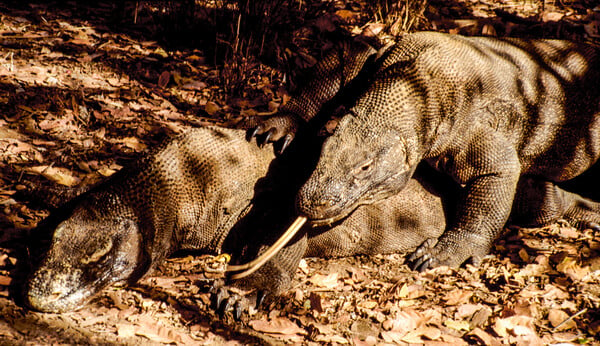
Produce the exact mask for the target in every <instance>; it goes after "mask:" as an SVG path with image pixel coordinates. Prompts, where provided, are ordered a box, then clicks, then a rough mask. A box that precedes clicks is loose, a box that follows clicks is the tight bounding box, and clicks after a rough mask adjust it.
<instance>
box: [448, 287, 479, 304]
mask: <svg viewBox="0 0 600 346" xmlns="http://www.w3.org/2000/svg"><path fill="white" fill-rule="evenodd" d="M472 295H473V292H471V291H467V290H460V289H458V290H456V289H455V290H452V291H450V292H448V293H446V295H445V296H444V298H443V299H444V300H445V301H446V304H448V305H458V304H464V303H466V302H468V301H469V299H471V296H472Z"/></svg>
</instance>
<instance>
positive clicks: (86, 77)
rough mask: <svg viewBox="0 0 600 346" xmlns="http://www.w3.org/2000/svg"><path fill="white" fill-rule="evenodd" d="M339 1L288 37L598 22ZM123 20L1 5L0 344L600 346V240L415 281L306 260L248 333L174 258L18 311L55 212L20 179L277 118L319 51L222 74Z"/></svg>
mask: <svg viewBox="0 0 600 346" xmlns="http://www.w3.org/2000/svg"><path fill="white" fill-rule="evenodd" d="M208 3H209V2H206V3H204V6H208V5H206V4H208ZM311 4H312V3H311ZM333 4H334V5H332V6H333V10H331V11H329V12H325V13H322V14H319V13H320V12H319V11H314V12H315V13H317V14H316V15H315V16H314V18H313V19H311V21H309V22H307V23H305V24H304V27H302V26H301V27H300V29H298V30H297V31H295V33H294V35H295V36H293V37H294V39H296V40H298V41H302V40H301V38H302V37H305V36H307V35H313V36H311V37H322V36H319V35H321V34H322V33H323V32H330V31H334V30H337V29H338V28H344V29H346V30H348V31H360V30H363V29H364V28H365V27H369V28H370V29H371V30H373V31H378V30H381V29H385V30H387V31H388V32H389V33H397V32H400V31H402V30H406V29H414V28H420V29H432V30H438V31H446V32H453V33H462V34H471V35H473V34H487V35H516V36H524V35H525V36H535V37H556V38H565V39H573V40H577V41H588V42H591V43H597V42H598V39H599V37H600V36H599V35H600V34H599V29H598V28H599V27H600V25H599V23H600V11H593V9H594V6H593V5H590V4H591V2H590V3H588V2H585V1H575V2H560V3H559V2H547V3H543V2H539V1H524V2H511V1H489V2H483V1H481V2H480V1H468V2H461V1H457V2H453V1H452V2H436V1H430V2H429V7H427V8H420V7H419V6H416V7H414V8H412V10H413V11H417V14H418V15H417V16H415V17H414V18H419V20H413V21H408V20H406V19H408V18H413V17H409V16H402V15H401V14H400V15H399V16H397V17H394V18H392V19H391V20H389V17H387V18H386V20H383V19H381V20H378V19H377V18H376V16H375V17H373V19H369V18H368V16H366V15H364V16H363V15H362V14H361V12H360V8H361V7H360V2H347V3H345V2H341V1H339V2H335V3H333ZM129 5H131V4H129ZM129 5H128V6H126V7H125V8H124V9H123V8H120V7H119V6H118V3H113V2H110V1H106V2H104V1H98V2H96V3H94V4H91V5H83V4H79V3H75V2H57V3H54V2H50V3H48V2H43V3H42V2H40V3H35V2H33V3H23V2H11V1H8V2H3V3H0V344H23V345H37V344H58V345H60V344H99V345H102V344H110V345H113V344H117V345H121V344H123V345H138V344H144V345H162V344H186V345H187V344H280V343H304V344H322V343H325V344H356V345H374V344H423V343H424V344H428V345H437V344H440V345H441V344H458V345H460V344H488V345H500V344H517V345H530V344H534V345H535V344H539V345H541V344H561V343H566V344H598V343H599V340H598V339H599V337H598V335H599V334H598V333H599V332H600V258H599V257H598V253H599V252H600V234H599V233H598V232H594V231H593V230H590V229H588V230H584V231H578V230H576V229H574V228H572V227H570V226H569V225H567V224H565V223H558V224H555V225H551V226H548V227H545V228H541V229H518V228H511V229H507V231H506V234H505V235H504V236H503V237H502V238H501V239H500V240H498V241H497V242H496V245H495V248H494V251H493V254H492V255H490V256H488V257H487V258H486V259H485V260H484V262H483V263H482V264H481V265H480V266H479V267H473V266H470V265H467V266H466V267H465V268H460V269H456V270H455V269H448V268H444V267H442V268H437V269H434V270H429V271H427V272H424V273H416V272H412V271H410V270H409V269H408V267H407V266H406V265H404V258H403V256H402V255H379V256H373V257H365V256H358V257H352V258H342V259H333V260H324V259H305V260H303V261H302V262H301V265H300V267H299V268H298V271H297V275H296V278H295V280H294V285H293V287H292V288H291V289H290V290H289V291H288V292H286V293H285V294H283V295H282V296H280V297H272V298H271V299H269V300H268V301H267V304H266V306H265V307H264V308H263V309H261V310H259V311H250V313H249V314H245V315H244V316H243V317H242V321H235V320H234V319H233V318H232V316H231V315H230V314H227V315H225V316H218V315H217V314H215V312H214V311H213V309H212V308H211V307H210V305H211V304H210V294H209V293H208V291H207V289H206V287H204V285H203V284H202V282H201V281H199V280H198V277H199V273H198V268H199V265H198V263H199V262H201V261H202V260H203V258H204V257H202V256H201V255H199V254H194V255H185V256H181V257H174V258H171V259H169V260H168V261H167V262H166V263H165V264H164V265H163V266H161V268H160V269H159V270H158V271H157V272H156V273H153V274H152V275H151V276H149V277H147V278H144V279H143V280H141V281H140V282H139V283H138V284H136V285H134V286H131V287H110V288H108V289H106V290H104V291H103V292H102V293H101V294H100V295H99V296H97V297H96V298H94V299H93V300H92V302H91V303H90V304H88V305H87V306H85V307H83V308H82V309H80V310H78V311H75V312H70V313H64V314H44V313H38V312H34V311H30V310H28V309H27V308H26V307H24V306H23V303H22V298H21V294H22V290H23V289H22V284H23V282H24V281H25V280H26V279H27V272H28V270H29V268H30V267H31V266H33V265H35V263H36V262H35V261H36V260H37V257H36V256H35V255H34V254H32V253H31V249H32V248H33V247H35V246H34V245H35V244H37V243H39V242H43V241H44V239H47V237H48V235H44V234H39V233H38V232H37V229H36V228H35V226H36V225H37V223H38V222H39V221H40V220H41V219H42V218H44V217H45V216H47V215H48V209H47V208H46V207H44V206H42V204H43V203H39V201H37V202H36V200H35V199H32V198H28V197H27V194H26V193H25V192H26V190H27V182H28V181H36V182H38V183H44V184H47V185H48V186H70V187H76V186H83V185H87V184H91V183H94V182H97V181H100V180H103V179H105V178H106V177H108V176H110V175H111V174H113V173H114V172H116V171H117V170H119V169H120V168H121V167H123V165H125V164H127V162H129V161H131V160H132V159H133V158H135V157H137V156H139V154H140V153H142V152H143V151H144V150H145V149H146V148H148V147H149V146H152V145H154V144H155V143H157V142H158V141H159V140H160V139H161V138H164V137H165V136H168V135H173V134H176V133H180V132H182V131H184V130H185V129H187V128H190V127H197V126H205V125H208V124H221V125H224V126H233V125H235V124H236V123H238V122H239V121H240V120H242V119H244V118H245V117H247V116H250V115H261V114H271V113H273V112H274V111H276V109H277V107H278V106H279V105H280V104H281V103H282V102H285V101H286V100H287V99H288V98H289V96H288V86H289V83H287V84H286V81H287V82H289V80H288V79H287V77H288V76H289V74H290V71H286V70H285V68H286V66H287V68H291V69H295V67H305V65H310V64H311V63H314V61H316V60H317V59H318V56H317V55H314V56H311V55H310V54H314V52H315V51H318V50H319V49H320V48H322V47H318V48H315V47H308V48H307V47H305V46H302V45H296V46H294V45H290V46H289V47H292V48H289V47H287V48H286V47H283V48H281V47H279V46H277V47H276V48H277V49H274V50H277V51H278V52H279V51H282V52H285V54H283V55H277V54H274V57H271V58H270V59H271V60H270V61H271V62H272V63H271V64H269V65H267V64H263V63H260V62H259V60H252V59H247V60H241V61H242V63H239V60H238V64H237V65H235V66H232V64H229V65H228V64H226V63H223V62H222V61H219V60H218V59H219V57H220V55H219V53H218V52H216V51H215V48H214V47H212V46H211V47H209V46H204V45H207V43H206V41H202V40H197V41H194V42H193V44H191V43H190V44H189V45H187V46H186V45H181V43H173V42H170V43H171V44H169V42H165V38H164V37H163V36H162V34H161V30H160V29H161V28H163V29H164V27H165V25H166V24H165V23H164V22H157V20H156V18H157V17H156V16H155V13H156V11H157V10H156V8H160V6H162V5H161V4H160V2H137V3H133V5H131V6H129ZM132 6H133V9H132ZM135 6H137V7H135ZM157 6H158V7H157ZM419 11H420V12H419ZM200 13H202V12H201V11H200ZM134 22H135V23H134ZM411 25H412V26H411ZM174 30H175V29H174ZM307 32H308V33H307ZM302 35H305V36H302ZM324 41H325V39H323V42H324ZM311 42H312V43H311V45H314V44H315V43H314V42H315V41H311ZM321 43H322V42H321ZM322 45H325V44H322ZM280 48H281V49H280ZM286 49H287V50H286ZM263 50H268V48H263ZM286 54H287V55H286ZM225 55H226V54H225ZM267 55H268V54H267ZM281 56H284V57H287V58H290V57H291V61H293V64H291V65H285V63H284V62H282V61H283V60H282V59H281ZM268 59H269V58H267V59H266V60H268ZM290 66H291V67H290ZM234 79H235V80H234ZM234 82H235V83H234ZM51 199H52V198H51V196H48V200H47V201H45V202H51Z"/></svg>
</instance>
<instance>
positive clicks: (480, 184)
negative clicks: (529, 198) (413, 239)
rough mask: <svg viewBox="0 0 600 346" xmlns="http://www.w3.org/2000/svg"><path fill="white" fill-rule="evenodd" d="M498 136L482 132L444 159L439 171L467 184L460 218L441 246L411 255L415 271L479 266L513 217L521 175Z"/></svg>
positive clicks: (425, 247)
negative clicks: (474, 264) (462, 265)
mask: <svg viewBox="0 0 600 346" xmlns="http://www.w3.org/2000/svg"><path fill="white" fill-rule="evenodd" d="M499 137H500V136H499V135H498V134H497V133H494V132H491V131H484V130H482V131H478V132H476V133H475V135H474V136H472V138H473V139H472V140H471V141H468V142H467V143H466V145H462V146H457V147H455V148H456V149H451V150H449V151H448V152H447V155H446V156H444V159H443V160H441V162H444V164H442V166H441V167H439V168H441V169H442V170H443V171H445V172H447V173H449V174H450V175H451V176H452V177H453V178H454V179H455V180H457V182H459V183H460V184H461V185H462V186H463V188H462V191H461V195H460V197H459V200H458V204H457V215H456V217H455V221H454V222H452V224H450V226H449V227H448V228H447V229H446V231H445V232H444V234H443V235H442V236H441V237H440V238H439V240H438V241H437V242H435V241H427V242H425V243H423V245H421V246H420V247H419V248H418V249H417V250H416V251H415V252H414V253H413V254H412V255H411V256H410V257H409V261H410V262H412V267H413V269H416V270H419V271H423V270H425V269H428V268H432V267H436V266H440V265H447V266H452V267H458V266H460V265H461V264H463V263H464V262H465V261H467V260H469V259H471V261H472V262H473V263H478V262H479V261H480V260H481V259H482V258H483V256H485V255H487V254H488V253H489V251H490V249H491V246H492V243H493V241H494V240H495V239H496V237H497V236H498V235H499V233H500V232H501V231H502V227H503V226H504V225H505V223H506V221H507V219H508V217H509V215H510V212H511V207H512V203H513V200H514V197H515V192H516V186H517V182H518V180H519V176H520V164H519V159H518V156H517V153H516V150H514V149H513V148H512V147H511V145H510V144H509V143H507V141H505V140H503V139H502V138H499ZM461 149H462V150H461ZM438 162H440V161H438Z"/></svg>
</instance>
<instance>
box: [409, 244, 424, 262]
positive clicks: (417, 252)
mask: <svg viewBox="0 0 600 346" xmlns="http://www.w3.org/2000/svg"><path fill="white" fill-rule="evenodd" d="M422 252H423V249H422V248H421V247H419V248H418V249H416V250H415V251H414V252H413V253H411V254H410V255H409V256H408V258H407V259H406V260H407V261H408V262H414V261H415V260H416V259H417V258H420V257H422V256H423V255H422V254H421V253H422Z"/></svg>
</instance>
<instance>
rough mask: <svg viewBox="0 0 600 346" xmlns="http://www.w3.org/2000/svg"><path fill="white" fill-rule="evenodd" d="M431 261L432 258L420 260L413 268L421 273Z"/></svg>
mask: <svg viewBox="0 0 600 346" xmlns="http://www.w3.org/2000/svg"><path fill="white" fill-rule="evenodd" d="M432 262H433V259H431V258H427V259H424V260H420V261H419V264H418V265H415V270H416V271H418V272H419V273H422V272H424V271H426V270H427V269H429V268H430V267H431V263H432Z"/></svg>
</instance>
